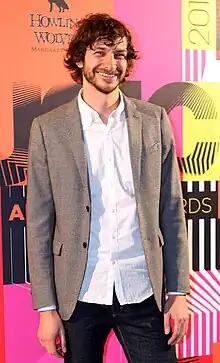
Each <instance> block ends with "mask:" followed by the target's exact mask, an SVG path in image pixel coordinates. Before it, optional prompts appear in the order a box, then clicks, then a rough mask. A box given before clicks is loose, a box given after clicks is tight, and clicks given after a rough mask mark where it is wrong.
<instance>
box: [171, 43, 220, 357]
mask: <svg viewBox="0 0 220 363" xmlns="http://www.w3.org/2000/svg"><path fill="white" fill-rule="evenodd" d="M205 62H206V51H201V50H184V49H183V50H182V81H183V82H185V81H189V82H200V81H202V75H203V71H204V68H205ZM211 144H212V145H211ZM208 150H210V153H211V154H212V157H211V158H208V157H207V151H208ZM214 152H215V153H217V152H219V144H218V143H209V145H208V143H200V144H199V143H198V144H197V146H196V151H195V152H194V154H193V155H190V156H188V158H186V159H185V164H184V163H182V164H181V165H180V163H179V166H180V169H181V168H182V170H183V171H184V172H193V173H194V172H195V165H193V164H194V163H193V158H194V157H195V154H196V153H197V154H199V155H200V156H199V159H200V163H199V164H200V167H202V169H201V170H197V173H198V174H199V173H201V172H205V171H206V170H208V169H206V168H207V160H213V156H214ZM189 168H191V169H189ZM184 188H185V186H183V194H184V193H185V194H186V193H188V194H189V193H192V196H194V195H195V193H198V192H201V193H203V192H208V193H214V194H215V195H216V199H217V200H218V183H217V182H216V181H210V182H187V183H186V189H184ZM197 195H198V194H197ZM187 227H188V243H189V253H190V256H189V260H190V270H191V274H190V287H191V294H190V295H189V296H188V297H187V300H188V305H189V311H190V324H189V332H188V335H187V336H186V337H185V338H184V340H183V342H182V343H181V344H179V345H178V347H177V354H178V357H179V358H186V357H195V358H192V359H195V362H197V361H199V360H198V358H197V356H200V357H201V356H202V355H204V356H208V355H211V354H212V353H213V344H214V343H216V342H219V341H220V289H219V282H220V272H219V270H218V269H220V260H219V252H220V251H218V248H219V243H218V241H219V240H220V234H219V233H220V221H219V219H218V215H216V218H208V217H206V218H203V217H202V216H201V218H198V217H197V218H193V217H191V218H189V216H188V218H187ZM188 359H189V358H188ZM189 361H190V360H189Z"/></svg>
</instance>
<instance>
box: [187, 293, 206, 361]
mask: <svg viewBox="0 0 220 363" xmlns="http://www.w3.org/2000/svg"><path fill="white" fill-rule="evenodd" d="M188 300H189V301H190V302H191V304H192V305H193V306H196V307H197V308H198V309H200V310H201V311H203V312H204V313H205V319H206V330H205V331H204V329H202V326H201V327H199V330H198V335H199V339H200V337H201V340H202V336H203V334H205V336H206V339H205V343H206V351H205V355H208V354H210V311H209V310H208V309H206V308H205V307H203V306H202V305H201V304H199V303H198V301H196V300H195V299H194V298H193V297H192V296H189V297H188ZM199 355H200V354H199Z"/></svg>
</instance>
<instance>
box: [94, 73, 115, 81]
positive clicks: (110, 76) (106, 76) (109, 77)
mask: <svg viewBox="0 0 220 363" xmlns="http://www.w3.org/2000/svg"><path fill="white" fill-rule="evenodd" d="M97 73H98V74H100V76H102V77H103V78H106V79H115V78H117V77H118V73H117V74H116V73H113V74H112V73H105V72H97Z"/></svg>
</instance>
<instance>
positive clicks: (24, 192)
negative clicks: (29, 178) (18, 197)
mask: <svg viewBox="0 0 220 363" xmlns="http://www.w3.org/2000/svg"><path fill="white" fill-rule="evenodd" d="M23 197H25V185H23Z"/></svg>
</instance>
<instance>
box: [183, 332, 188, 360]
mask: <svg viewBox="0 0 220 363" xmlns="http://www.w3.org/2000/svg"><path fill="white" fill-rule="evenodd" d="M182 346H183V358H186V356H187V349H186V336H184V337H183V340H182Z"/></svg>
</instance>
